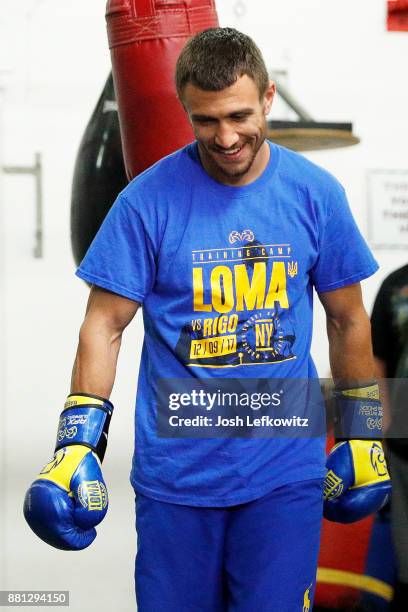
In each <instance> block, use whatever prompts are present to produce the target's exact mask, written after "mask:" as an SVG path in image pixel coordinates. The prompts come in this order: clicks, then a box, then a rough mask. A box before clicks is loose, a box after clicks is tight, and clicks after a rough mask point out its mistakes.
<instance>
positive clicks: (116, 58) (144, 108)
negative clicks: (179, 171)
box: [106, 0, 218, 178]
mask: <svg viewBox="0 0 408 612" xmlns="http://www.w3.org/2000/svg"><path fill="white" fill-rule="evenodd" d="M106 21H107V28H108V39H109V47H110V50H111V59H112V72H113V78H114V83H115V91H116V97H117V101H118V110H119V120H120V130H121V136H122V147H123V155H124V160H125V166H126V172H127V175H128V177H129V178H133V177H134V176H136V175H137V174H139V173H140V172H142V171H143V170H145V169H146V168H147V167H149V166H151V165H152V164H153V163H155V162H156V161H158V160H159V159H160V158H161V157H164V156H165V155H168V154H169V153H172V152H173V151H175V150H176V149H179V148H180V147H183V146H184V145H186V144H187V143H189V142H191V141H192V140H194V136H193V132H192V130H191V127H190V124H189V122H188V120H187V117H186V115H185V112H184V110H183V108H182V106H181V104H180V102H179V101H178V100H177V97H176V89H175V85H174V81H173V77H174V68H175V65H176V61H177V57H178V55H179V53H180V51H181V49H182V48H183V46H184V44H185V43H186V41H187V39H188V38H190V37H191V36H193V35H194V34H196V33H198V32H201V31H202V30H205V29H207V28H210V27H217V26H218V19H217V13H216V10H215V2H214V0H108V2H107V6H106Z"/></svg>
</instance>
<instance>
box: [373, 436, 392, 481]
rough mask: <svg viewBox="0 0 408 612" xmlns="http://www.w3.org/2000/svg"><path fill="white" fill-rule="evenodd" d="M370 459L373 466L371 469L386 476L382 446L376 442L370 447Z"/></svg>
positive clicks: (386, 470)
mask: <svg viewBox="0 0 408 612" xmlns="http://www.w3.org/2000/svg"><path fill="white" fill-rule="evenodd" d="M370 461H371V465H372V466H373V470H374V471H375V473H376V474H378V476H387V475H388V469H387V463H386V461H385V455H384V451H383V449H382V446H381V445H380V444H378V443H377V442H374V443H373V444H372V446H371V449H370Z"/></svg>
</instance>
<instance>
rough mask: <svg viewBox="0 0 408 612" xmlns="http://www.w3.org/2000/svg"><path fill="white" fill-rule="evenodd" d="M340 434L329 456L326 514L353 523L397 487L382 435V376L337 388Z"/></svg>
mask: <svg viewBox="0 0 408 612" xmlns="http://www.w3.org/2000/svg"><path fill="white" fill-rule="evenodd" d="M334 399H335V402H336V421H337V423H336V425H337V427H336V439H337V440H338V442H337V443H336V444H335V446H334V447H333V448H332V450H331V452H330V453H329V455H328V457H327V462H326V468H327V473H326V478H325V481H324V506H323V514H324V516H325V518H326V519H328V520H330V521H335V522H339V523H353V522H355V521H359V520H360V519H363V518H365V517H366V516H368V515H370V514H373V513H374V512H377V511H378V510H379V509H380V508H381V507H382V506H384V505H385V504H386V503H387V501H388V499H389V496H390V493H391V481H390V476H389V473H388V468H387V463H386V460H385V456H384V450H383V446H382V443H381V437H382V406H381V401H380V392H379V387H378V384H377V383H376V382H372V383H369V384H367V385H364V386H361V387H357V388H354V389H337V390H335V391H334Z"/></svg>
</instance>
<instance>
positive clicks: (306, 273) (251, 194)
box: [77, 142, 378, 506]
mask: <svg viewBox="0 0 408 612" xmlns="http://www.w3.org/2000/svg"><path fill="white" fill-rule="evenodd" d="M268 144H269V147H270V160H269V163H268V166H267V167H266V169H265V170H264V172H263V173H262V175H261V176H260V177H258V178H257V179H256V180H255V181H253V182H252V183H250V184H249V185H245V186H242V187H233V186H228V185H223V184H221V183H219V182H217V181H215V180H214V179H213V178H211V177H210V176H209V175H208V174H207V172H206V171H205V170H204V169H203V167H202V165H201V162H200V159H199V156H198V149H197V143H192V144H190V145H188V146H186V147H184V148H183V149H180V150H178V151H176V152H175V153H173V154H172V155H169V156H168V157H166V158H164V159H162V160H161V161H159V162H158V163H156V164H155V165H154V166H152V167H151V168H149V169H148V170H146V171H145V172H143V173H142V174H141V175H139V176H138V177H136V178H135V179H134V180H133V181H132V182H131V183H130V184H129V185H128V186H127V187H126V188H125V189H124V190H123V191H122V192H121V193H120V194H119V196H118V198H117V200H116V202H115V203H114V205H113V206H112V208H111V210H110V211H109V213H108V215H107V217H106V219H105V221H104V222H103V224H102V226H101V228H100V230H99V232H98V234H97V235H96V237H95V239H94V241H93V243H92V244H91V246H90V248H89V250H88V252H87V254H86V256H85V258H84V260H83V261H82V263H81V265H80V267H79V269H78V270H77V275H78V276H79V277H81V278H82V279H84V280H86V281H88V282H90V283H94V284H95V285H98V286H100V287H103V288H105V289H108V290H110V291H113V292H115V293H117V294H119V295H122V296H125V297H127V298H130V299H132V300H136V301H138V302H141V303H142V304H143V318H144V326H145V338H144V344H143V350H142V358H141V366H140V372H139V381H138V390H137V397H136V411H135V453H134V457H133V464H132V471H131V482H132V484H133V486H134V488H135V489H136V490H138V491H140V492H141V493H144V494H145V495H147V496H150V497H152V498H155V499H158V500H161V501H168V502H173V503H179V504H188V505H197V506H229V505H234V504H238V503H244V502H246V501H250V500H253V499H256V498H257V497H260V496H262V495H266V494H267V493H268V492H270V491H271V490H273V489H274V488H276V487H278V486H281V485H283V484H285V483H289V482H296V481H300V480H304V479H312V478H321V477H323V476H324V474H325V468H324V464H325V456H324V455H325V453H324V446H325V440H324V439H323V437H321V436H320V437H315V438H298V439H277V438H266V439H265V438H260V439H250V438H248V439H246V438H235V439H232V438H227V439H199V440H197V439H189V438H185V439H170V438H164V437H159V436H158V435H157V432H156V411H157V406H156V391H157V381H158V380H159V379H160V378H201V379H202V378H207V377H222V378H226V377H231V378H244V377H248V378H288V377H291V378H303V379H306V378H315V377H317V372H316V368H315V366H314V363H313V361H312V358H311V356H310V346H311V339H312V308H313V286H314V287H315V289H316V290H317V291H318V292H324V291H331V290H333V289H337V288H339V287H343V286H345V285H349V284H352V283H356V282H358V281H360V280H362V279H364V278H366V277H368V276H370V275H371V274H373V273H374V272H375V271H376V270H377V269H378V264H377V263H376V261H375V259H374V258H373V256H372V254H371V252H370V250H369V249H368V247H367V245H366V243H365V241H364V239H363V238H362V236H361V234H360V232H359V230H358V228H357V226H356V223H355V221H354V219H353V216H352V214H351V211H350V208H349V205H348V203H347V199H346V196H345V192H344V189H343V188H342V186H341V185H340V184H339V183H338V182H337V180H336V179H334V178H333V177H332V176H331V175H330V174H329V173H328V172H326V171H325V170H323V169H321V168H319V167H318V166H316V165H315V164H313V163H311V162H310V161H308V160H307V159H306V158H304V157H303V156H301V155H299V154H297V153H294V152H292V151H289V150H287V149H285V148H283V147H279V146H277V145H275V144H272V143H271V142H269V143H268ZM216 319H217V321H216ZM259 320H271V321H273V330H274V332H273V333H272V335H269V336H267V337H266V338H265V336H264V337H261V335H260V334H258V333H255V326H256V325H257V321H259ZM214 339H217V340H218V342H217V343H214V341H213V340H214ZM265 343H266V344H268V346H267V347H266V346H265Z"/></svg>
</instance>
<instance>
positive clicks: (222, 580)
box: [135, 480, 323, 612]
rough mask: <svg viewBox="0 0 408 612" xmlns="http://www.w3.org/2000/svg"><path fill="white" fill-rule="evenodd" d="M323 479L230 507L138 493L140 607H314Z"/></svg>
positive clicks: (189, 611)
mask: <svg viewBox="0 0 408 612" xmlns="http://www.w3.org/2000/svg"><path fill="white" fill-rule="evenodd" d="M322 486H323V485H322V480H307V481H301V482H296V483H292V484H288V485H285V486H282V487H280V488H278V489H275V490H274V491H272V492H271V493H269V494H268V495H266V496H265V497H262V498H259V499H256V500H255V501H251V502H248V503H245V504H239V505H236V506H229V507H216V508H214V507H205V508H203V507H195V506H183V505H178V504H171V503H165V502H160V501H156V500H154V499H151V498H148V497H146V496H144V495H142V494H140V493H136V529H137V536H138V542H137V555H136V567H135V583H136V600H137V606H138V612H309V610H310V611H311V610H312V601H313V594H314V587H315V578H316V568H317V558H318V551H319V541H320V526H321V521H322V500H323V494H322Z"/></svg>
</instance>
